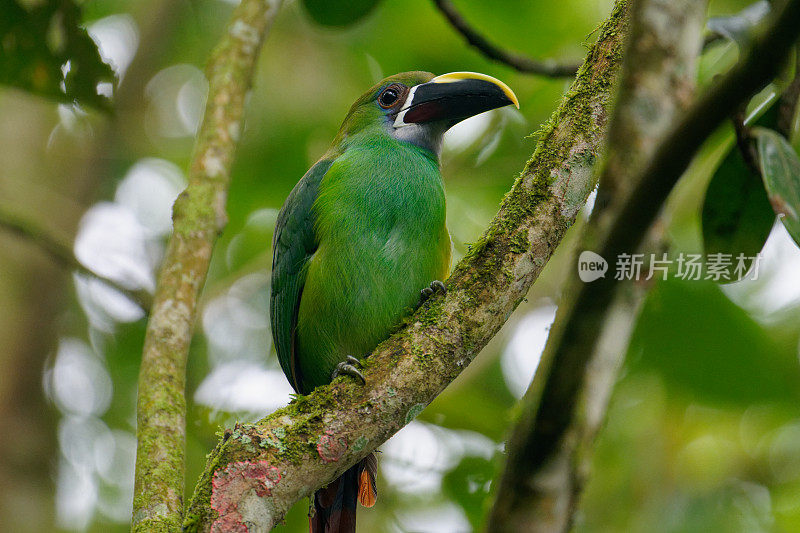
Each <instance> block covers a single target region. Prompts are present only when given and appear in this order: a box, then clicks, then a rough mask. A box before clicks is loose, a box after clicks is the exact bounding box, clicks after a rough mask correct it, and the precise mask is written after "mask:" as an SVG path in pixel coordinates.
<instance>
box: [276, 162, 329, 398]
mask: <svg viewBox="0 0 800 533" xmlns="http://www.w3.org/2000/svg"><path fill="white" fill-rule="evenodd" d="M332 163H333V161H330V160H322V161H319V162H317V164H315V165H314V166H313V167H311V168H310V169H309V170H308V172H306V175H305V176H303V178H302V179H301V180H300V181H299V182H297V185H295V187H294V189H292V192H291V193H290V194H289V197H288V198H287V199H286V203H284V204H283V208H282V209H281V212H280V214H278V221H277V223H276V224H275V233H274V236H273V238H272V287H271V291H272V292H271V296H270V317H271V320H272V338H273V339H274V340H275V349H276V350H277V352H278V360H279V361H280V363H281V368H282V369H283V373H284V374H286V377H287V378H288V379H289V382H290V383H291V384H292V387H294V389H295V390H296V391H298V392H300V393H305V392H308V391H303V390H302V376H300V370H299V367H298V363H297V354H296V353H295V338H296V335H295V333H296V329H297V310H298V309H299V307H300V297H301V296H302V294H303V285H304V284H305V278H306V270H307V268H306V266H307V264H308V261H309V259H310V258H311V256H312V255H313V254H314V252H315V251H316V249H317V246H318V244H319V243H318V242H317V236H316V233H315V231H314V220H315V216H314V213H313V212H312V210H311V206H312V205H313V204H314V201H315V200H316V199H317V191H318V189H319V183H320V181H322V177H323V176H324V175H325V173H326V172H327V171H328V169H329V168H330V166H331V164H332Z"/></svg>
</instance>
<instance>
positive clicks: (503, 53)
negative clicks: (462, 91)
mask: <svg viewBox="0 0 800 533" xmlns="http://www.w3.org/2000/svg"><path fill="white" fill-rule="evenodd" d="M433 3H434V5H436V7H437V9H439V11H441V12H442V14H443V15H444V16H445V18H446V19H447V20H448V21H449V22H450V25H451V26H453V28H454V29H455V30H456V31H457V32H458V33H460V34H461V35H462V36H463V37H464V39H466V40H467V43H469V44H470V45H471V46H472V47H474V48H476V49H477V50H478V51H480V52H481V53H482V54H483V55H485V56H486V57H488V58H489V59H492V60H494V61H498V62H500V63H503V64H505V65H507V66H509V67H511V68H513V69H514V70H517V71H519V72H524V73H526V74H537V75H539V76H548V77H550V78H571V77H572V76H574V75H575V73H576V72H578V68H579V67H580V66H581V64H580V63H578V62H575V63H559V62H557V61H555V60H552V59H549V60H543V61H540V60H536V59H532V58H530V57H527V56H524V55H522V54H516V53H514V52H509V51H508V50H503V49H502V48H500V47H499V46H496V45H495V44H493V43H491V42H489V40H488V39H486V37H484V36H483V35H481V34H480V33H478V31H477V30H475V28H473V27H472V26H470V25H469V23H468V22H467V21H466V20H464V17H462V16H461V13H459V12H458V10H457V9H456V7H455V6H454V5H453V4H452V2H450V0H433Z"/></svg>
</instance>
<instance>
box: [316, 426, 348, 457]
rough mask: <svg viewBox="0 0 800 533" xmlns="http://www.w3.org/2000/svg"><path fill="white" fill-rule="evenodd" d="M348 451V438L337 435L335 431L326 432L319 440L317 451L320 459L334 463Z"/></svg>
mask: <svg viewBox="0 0 800 533" xmlns="http://www.w3.org/2000/svg"><path fill="white" fill-rule="evenodd" d="M346 451H347V439H346V438H344V437H337V436H336V435H334V434H333V433H330V432H326V433H325V434H324V435H322V436H321V437H320V438H319V442H317V453H319V457H320V459H322V460H323V461H325V462H326V463H333V462H335V461H338V460H339V459H341V458H342V456H343V455H344V452H346Z"/></svg>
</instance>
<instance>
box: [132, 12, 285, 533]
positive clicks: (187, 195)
mask: <svg viewBox="0 0 800 533" xmlns="http://www.w3.org/2000/svg"><path fill="white" fill-rule="evenodd" d="M280 4H281V1H280V0H242V2H241V3H240V4H239V5H238V6H237V7H236V9H235V10H234V13H233V16H232V18H231V21H230V22H229V24H228V26H227V29H226V33H225V35H224V36H223V37H222V39H221V41H220V42H219V44H218V45H217V47H216V48H215V50H214V52H213V53H212V55H211V58H210V60H209V63H208V66H207V69H206V75H207V77H208V80H209V94H208V102H207V104H206V111H205V115H204V118H203V122H202V124H201V126H200V132H199V135H198V139H197V145H196V147H195V152H194V155H193V157H192V162H191V166H190V169H189V180H188V185H187V187H186V190H184V191H183V193H182V194H181V195H180V196H179V197H178V199H177V201H176V202H175V206H174V210H173V226H174V230H173V234H172V237H171V238H170V241H169V245H168V247H167V253H166V257H165V259H164V262H163V264H162V267H161V272H160V274H159V278H158V284H157V288H156V293H155V296H154V303H153V307H152V310H151V313H150V320H149V321H148V324H147V333H146V336H145V342H144V353H143V354H142V363H141V369H140V373H139V397H138V403H137V441H138V444H137V450H136V481H135V488H134V501H133V521H132V528H133V530H134V531H179V530H180V527H181V522H182V516H183V488H184V448H185V442H184V441H185V431H186V428H185V411H186V401H185V397H184V389H185V378H186V376H185V374H186V357H187V354H188V352H189V343H190V341H191V338H192V330H193V327H194V321H195V316H196V312H197V302H198V295H199V292H200V289H201V287H202V286H203V283H204V282H205V278H206V273H207V271H208V266H209V261H210V259H211V250H212V248H213V245H214V242H215V241H216V238H217V235H218V234H219V232H220V231H221V230H222V228H223V227H224V225H225V222H226V213H225V202H226V198H227V190H228V183H229V181H230V168H231V164H232V162H233V156H234V151H235V148H236V143H237V140H238V136H239V131H240V129H241V123H242V117H243V112H244V102H245V96H246V94H247V91H248V90H249V89H250V86H251V82H252V78H253V72H254V70H255V66H256V59H257V57H258V52H259V50H260V48H261V44H262V42H263V40H264V38H265V36H266V34H267V31H268V29H269V27H270V25H271V23H272V21H273V20H274V18H275V15H276V14H277V11H278V9H279V7H280Z"/></svg>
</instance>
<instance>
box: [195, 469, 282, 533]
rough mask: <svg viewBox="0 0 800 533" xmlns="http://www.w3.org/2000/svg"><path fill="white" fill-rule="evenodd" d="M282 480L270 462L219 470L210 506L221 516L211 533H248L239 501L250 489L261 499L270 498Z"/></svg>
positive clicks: (213, 481) (278, 471)
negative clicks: (240, 511) (229, 532)
mask: <svg viewBox="0 0 800 533" xmlns="http://www.w3.org/2000/svg"><path fill="white" fill-rule="evenodd" d="M280 480H281V473H280V470H278V469H277V468H276V467H274V466H270V464H269V463H268V462H267V461H255V462H251V461H241V462H236V463H230V464H229V465H228V466H226V467H225V468H224V469H223V470H217V471H216V472H215V473H214V479H213V480H212V482H211V507H212V508H213V509H214V510H215V511H217V512H218V513H219V518H218V519H217V520H215V521H214V523H213V524H212V526H211V531H212V532H220V533H222V532H228V531H231V532H234V533H247V526H246V525H245V524H244V522H243V521H242V515H241V514H240V513H239V502H240V501H241V500H242V498H243V497H244V496H245V494H247V493H248V492H249V491H251V490H254V491H255V493H256V495H257V496H259V497H261V498H263V497H265V496H269V495H270V494H272V489H273V488H274V487H275V485H277V484H278V482H279V481H280Z"/></svg>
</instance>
